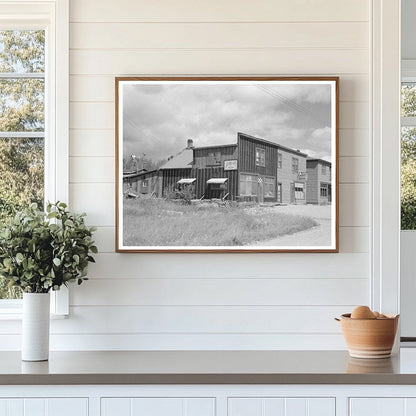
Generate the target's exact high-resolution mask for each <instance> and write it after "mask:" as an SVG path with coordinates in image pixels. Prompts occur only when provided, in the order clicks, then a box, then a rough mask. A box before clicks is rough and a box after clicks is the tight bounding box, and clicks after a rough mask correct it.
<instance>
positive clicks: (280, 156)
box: [277, 153, 283, 169]
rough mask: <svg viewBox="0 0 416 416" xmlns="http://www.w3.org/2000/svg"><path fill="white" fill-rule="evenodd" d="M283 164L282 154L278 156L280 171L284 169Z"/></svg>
mask: <svg viewBox="0 0 416 416" xmlns="http://www.w3.org/2000/svg"><path fill="white" fill-rule="evenodd" d="M282 162H283V160H282V154H281V153H278V154H277V168H278V169H282Z"/></svg>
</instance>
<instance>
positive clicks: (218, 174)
mask: <svg viewBox="0 0 416 416" xmlns="http://www.w3.org/2000/svg"><path fill="white" fill-rule="evenodd" d="M195 174H196V178H197V179H196V196H197V198H202V196H203V195H205V198H211V197H218V196H217V195H211V194H210V193H209V192H208V186H207V180H208V179H211V178H228V190H227V191H226V192H224V194H223V195H225V194H226V193H227V192H229V195H228V196H227V198H225V199H227V200H232V201H234V200H235V199H236V197H237V196H238V171H236V170H224V168H223V167H220V168H205V169H196V170H195ZM223 195H222V196H223Z"/></svg>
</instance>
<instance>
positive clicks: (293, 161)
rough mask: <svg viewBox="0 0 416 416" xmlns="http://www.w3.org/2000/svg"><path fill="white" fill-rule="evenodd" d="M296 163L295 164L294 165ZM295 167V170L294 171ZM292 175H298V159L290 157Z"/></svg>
mask: <svg viewBox="0 0 416 416" xmlns="http://www.w3.org/2000/svg"><path fill="white" fill-rule="evenodd" d="M295 162H296V163H295ZM295 166H296V169H295ZM292 173H296V174H297V173H299V158H297V157H293V156H292Z"/></svg>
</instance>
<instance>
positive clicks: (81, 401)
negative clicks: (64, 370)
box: [0, 398, 88, 416]
mask: <svg viewBox="0 0 416 416" xmlns="http://www.w3.org/2000/svg"><path fill="white" fill-rule="evenodd" d="M75 415H76V416H87V415H88V399H87V398H39V399H38V398H36V399H23V398H13V399H12V398H10V399H0V416H75Z"/></svg>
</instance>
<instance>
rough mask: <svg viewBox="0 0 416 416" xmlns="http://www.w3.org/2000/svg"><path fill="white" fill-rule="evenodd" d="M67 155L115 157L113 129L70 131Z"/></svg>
mask: <svg viewBox="0 0 416 416" xmlns="http://www.w3.org/2000/svg"><path fill="white" fill-rule="evenodd" d="M69 140H70V142H69V155H70V156H91V157H100V156H102V157H113V158H114V157H115V132H114V127H113V128H112V129H109V130H98V129H96V130H70V131H69Z"/></svg>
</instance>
